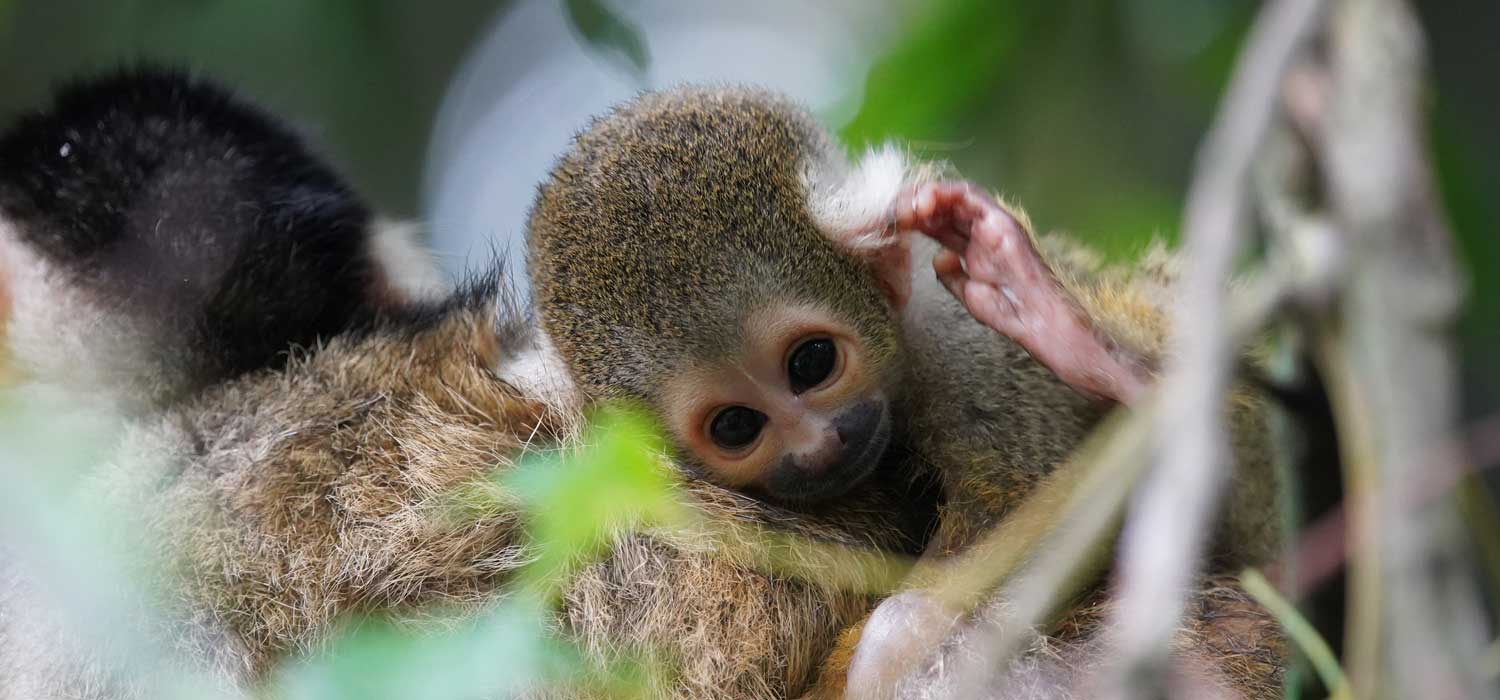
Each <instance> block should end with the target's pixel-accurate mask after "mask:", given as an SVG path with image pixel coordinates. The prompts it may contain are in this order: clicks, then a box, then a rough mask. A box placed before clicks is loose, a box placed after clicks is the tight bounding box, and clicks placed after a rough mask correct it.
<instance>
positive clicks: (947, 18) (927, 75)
mask: <svg viewBox="0 0 1500 700" xmlns="http://www.w3.org/2000/svg"><path fill="white" fill-rule="evenodd" d="M1014 5H1015V3H1014V2H1010V1H1007V0H942V1H941V2H936V3H932V4H930V5H928V6H927V11H926V12H925V13H924V14H923V15H922V16H920V17H918V18H915V19H914V20H913V21H914V22H915V26H914V27H913V28H912V30H911V31H910V32H908V33H907V34H906V35H905V36H904V37H903V38H902V39H901V40H900V42H899V43H898V44H897V45H896V46H895V48H894V49H892V50H891V51H890V52H889V53H888V54H887V55H886V56H885V57H884V58H882V59H881V60H880V61H879V62H877V63H876V64H875V66H874V67H873V68H871V69H870V75H869V78H868V79H867V81H866V85H865V96H864V103H863V105H862V106H861V107H860V109H859V112H858V113H857V114H855V116H854V118H853V119H852V120H850V122H849V123H848V124H846V125H845V126H844V128H843V129H842V131H841V132H840V136H842V137H843V139H844V142H845V143H846V144H848V145H850V146H852V147H855V148H861V147H864V146H868V145H870V144H873V143H878V142H880V141H883V140H886V139H889V138H891V137H902V138H906V139H919V138H929V139H930V138H937V137H940V136H943V135H946V134H947V133H948V131H949V129H951V126H952V124H953V118H954V115H956V114H958V113H959V112H961V111H963V109H964V108H965V107H968V106H970V105H971V104H972V103H973V102H975V101H976V100H979V99H982V98H983V97H984V96H985V94H986V91H985V86H986V85H990V84H992V83H993V82H994V81H995V76H996V75H998V74H999V73H1001V72H1002V71H1004V70H1005V68H1006V65H1007V63H1008V61H1009V58H1010V55H1011V52H1012V51H1013V50H1014V48H1015V47H1016V45H1017V42H1018V40H1019V36H1020V27H1019V24H1018V22H1017V16H1018V14H1017V13H1016V12H1015V11H1014Z"/></svg>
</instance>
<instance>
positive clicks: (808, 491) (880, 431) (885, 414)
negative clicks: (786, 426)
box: [765, 403, 892, 506]
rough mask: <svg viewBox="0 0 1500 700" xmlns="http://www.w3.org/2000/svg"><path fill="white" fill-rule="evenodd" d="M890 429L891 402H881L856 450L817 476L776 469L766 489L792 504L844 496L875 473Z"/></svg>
mask: <svg viewBox="0 0 1500 700" xmlns="http://www.w3.org/2000/svg"><path fill="white" fill-rule="evenodd" d="M891 432H892V430H891V411H890V406H889V405H888V404H884V403H882V405H881V407H880V418H879V421H878V422H877V424H876V426H875V430H874V431H873V432H871V434H870V437H869V439H868V440H866V441H865V444H864V447H862V448H861V449H860V450H859V453H858V454H853V455H846V456H845V457H844V458H843V459H840V460H838V462H836V463H834V464H832V465H829V467H828V469H827V470H826V471H825V472H824V473H822V474H820V475H818V476H816V477H810V476H808V475H807V474H806V472H805V471H804V470H802V469H801V468H799V467H795V466H792V467H787V468H782V469H778V470H777V473H776V475H775V476H774V477H773V478H772V479H771V480H770V481H769V482H768V483H767V484H766V486H765V490H766V491H768V492H769V493H771V494H775V495H776V496H777V500H780V501H782V502H783V503H785V504H786V505H791V506H809V505H818V504H821V503H827V502H828V501H831V500H834V499H836V498H839V497H841V496H844V495H846V494H848V493H849V492H850V491H853V490H854V489H855V487H857V486H859V485H860V484H863V483H864V482H865V480H866V479H868V478H869V477H870V475H871V474H873V473H875V471H876V468H877V467H878V466H880V459H881V457H883V456H885V451H886V448H887V447H889V446H890V442H891Z"/></svg>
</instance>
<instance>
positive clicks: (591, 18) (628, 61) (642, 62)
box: [564, 0, 651, 78]
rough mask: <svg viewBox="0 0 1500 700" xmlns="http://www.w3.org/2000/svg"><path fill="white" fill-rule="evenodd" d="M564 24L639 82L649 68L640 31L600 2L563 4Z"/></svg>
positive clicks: (574, 0) (575, 0)
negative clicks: (565, 21) (566, 21)
mask: <svg viewBox="0 0 1500 700" xmlns="http://www.w3.org/2000/svg"><path fill="white" fill-rule="evenodd" d="M564 4H565V5H566V7H567V9H568V21H569V22H571V23H572V25H573V29H574V30H575V31H577V32H578V34H579V36H582V37H583V39H584V41H586V42H588V44H589V45H590V46H592V47H593V48H594V49H595V51H597V52H598V53H599V54H601V55H603V56H605V57H607V58H609V59H611V60H612V61H614V62H616V63H622V65H623V66H624V67H625V68H626V69H627V70H629V71H630V72H631V73H633V74H634V75H635V76H636V77H637V78H643V77H644V76H645V74H646V69H647V68H649V67H650V65H651V52H650V50H648V49H647V48H646V40H645V39H643V38H641V30H640V29H639V28H638V27H636V26H635V25H634V24H631V23H630V22H629V21H627V20H626V19H625V18H623V17H621V16H620V15H619V13H617V12H615V11H614V10H612V9H610V8H609V7H608V6H606V5H605V4H604V2H603V1H602V0H565V2H564Z"/></svg>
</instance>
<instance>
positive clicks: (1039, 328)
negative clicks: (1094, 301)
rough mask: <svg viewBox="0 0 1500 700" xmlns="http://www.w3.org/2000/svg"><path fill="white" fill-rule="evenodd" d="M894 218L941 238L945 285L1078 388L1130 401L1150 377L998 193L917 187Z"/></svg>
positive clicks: (961, 186)
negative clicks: (1068, 285)
mask: <svg viewBox="0 0 1500 700" xmlns="http://www.w3.org/2000/svg"><path fill="white" fill-rule="evenodd" d="M895 223H896V226H897V227H898V228H899V229H902V230H910V231H918V232H921V233H924V234H926V235H928V236H931V237H932V238H933V239H935V240H937V241H938V242H939V243H941V244H942V245H943V250H942V251H940V252H939V253H938V254H937V256H936V257H934V258H933V260H932V267H933V270H934V271H935V272H936V273H937V276H938V279H939V280H941V281H942V283H943V286H945V287H947V289H948V291H949V292H950V293H952V294H953V296H954V297H956V298H957V299H958V300H959V302H960V303H962V304H963V305H964V308H966V309H968V310H969V313H970V314H973V316H974V318H976V319H978V320H979V321H980V322H981V323H984V324H985V325H987V326H989V327H991V328H993V329H995V330H996V331H999V332H1000V333H1002V334H1004V335H1005V336H1007V337H1009V338H1010V339H1011V340H1014V341H1015V342H1016V343H1017V344H1019V345H1020V346H1021V347H1023V348H1025V349H1026V351H1027V352H1028V353H1030V354H1031V356H1032V357H1034V358H1036V360H1037V361H1038V362H1041V363H1042V364H1043V365H1045V366H1046V367H1047V368H1048V369H1050V370H1052V372H1053V373H1054V374H1056V375H1057V376H1058V378H1059V379H1061V380H1063V381H1064V382H1067V383H1068V384H1069V385H1070V386H1072V387H1073V388H1075V389H1077V390H1079V391H1082V392H1084V393H1086V394H1090V395H1092V396H1097V397H1100V398H1103V399H1109V400H1113V401H1118V402H1121V403H1126V404H1128V403H1131V402H1132V401H1134V400H1135V399H1136V398H1137V397H1139V396H1140V394H1141V392H1142V391H1144V390H1145V388H1146V387H1147V386H1148V385H1149V384H1150V383H1151V375H1150V373H1149V371H1148V370H1147V368H1146V366H1145V364H1144V363H1143V362H1142V361H1141V360H1140V358H1138V357H1136V356H1135V355H1134V354H1133V353H1131V352H1129V351H1127V350H1125V349H1123V348H1121V347H1120V346H1119V345H1118V344H1117V343H1115V342H1113V341H1112V340H1110V339H1109V337H1108V336H1107V335H1106V334H1105V333H1104V332H1103V331H1102V330H1101V329H1100V328H1099V327H1098V325H1097V324H1095V323H1094V322H1093V320H1092V319H1091V318H1089V316H1088V314H1087V313H1085V311H1084V310H1083V307H1081V306H1080V305H1079V304H1078V303H1077V302H1076V301H1075V300H1074V298H1073V295H1072V294H1071V293H1069V292H1068V290H1067V289H1066V288H1065V287H1064V286H1063V285H1062V283H1061V282H1059V281H1058V280H1057V277H1056V276H1055V275H1054V274H1053V272H1052V268H1051V267H1049V266H1048V264H1047V262H1046V261H1045V260H1043V259H1042V256H1041V254H1040V253H1039V252H1037V249H1036V245H1035V244H1034V242H1033V241H1032V238H1031V234H1030V232H1029V231H1027V230H1026V227H1025V225H1023V224H1022V222H1021V221H1020V220H1019V219H1018V218H1017V217H1015V216H1013V215H1012V214H1011V213H1010V212H1009V211H1007V210H1006V209H1005V207H1004V206H1002V205H1001V204H1000V202H998V201H997V200H996V199H995V198H994V197H991V196H989V195H987V194H985V193H984V192H982V191H981V190H980V189H979V188H978V187H976V186H974V185H972V184H969V183H966V182H939V183H928V184H923V185H918V186H916V187H915V188H913V189H912V190H910V191H908V192H907V193H905V194H904V195H903V196H902V197H901V198H900V199H898V200H897V203H896V211H895Z"/></svg>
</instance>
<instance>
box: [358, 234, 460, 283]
mask: <svg viewBox="0 0 1500 700" xmlns="http://www.w3.org/2000/svg"><path fill="white" fill-rule="evenodd" d="M371 228H372V230H371V232H370V256H371V257H372V258H374V260H375V264H376V266H377V267H379V269H380V272H381V274H382V275H383V276H384V279H385V282H386V284H388V285H389V286H390V287H391V290H392V291H395V292H397V293H398V294H399V295H401V297H403V298H404V299H405V300H407V301H433V300H437V299H441V298H442V297H443V295H444V294H445V293H447V291H448V283H447V281H446V280H444V279H443V274H442V273H441V272H439V271H438V266H437V262H436V261H435V260H433V257H432V253H430V252H428V250H427V248H426V247H425V246H423V245H422V244H421V243H418V242H417V239H418V236H419V233H420V230H419V228H418V226H417V225H416V224H412V223H407V222H400V221H388V220H384V219H381V220H377V221H376V222H375V223H374V225H373V226H372V227H371Z"/></svg>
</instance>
